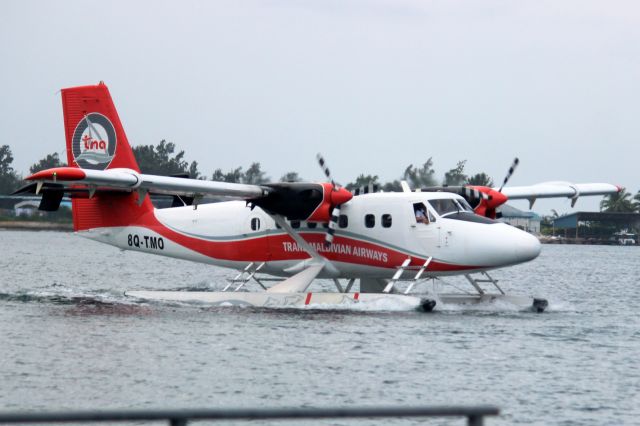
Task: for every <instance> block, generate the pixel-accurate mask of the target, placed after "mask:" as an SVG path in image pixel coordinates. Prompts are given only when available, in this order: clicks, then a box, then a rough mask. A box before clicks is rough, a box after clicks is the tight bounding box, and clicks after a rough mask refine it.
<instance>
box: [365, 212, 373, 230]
mask: <svg viewBox="0 0 640 426" xmlns="http://www.w3.org/2000/svg"><path fill="white" fill-rule="evenodd" d="M364 226H366V227H367V228H373V227H374V226H376V217H375V216H374V215H372V214H368V215H366V216H365V217H364Z"/></svg>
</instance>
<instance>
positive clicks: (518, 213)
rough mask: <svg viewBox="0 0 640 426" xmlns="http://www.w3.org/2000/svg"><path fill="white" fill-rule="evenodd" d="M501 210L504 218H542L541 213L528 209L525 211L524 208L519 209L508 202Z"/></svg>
mask: <svg viewBox="0 0 640 426" xmlns="http://www.w3.org/2000/svg"><path fill="white" fill-rule="evenodd" d="M498 211H499V212H501V213H502V217H503V218H505V219H506V218H520V219H531V220H540V215H538V214H537V213H536V212H532V211H528V212H525V211H523V210H520V209H517V208H515V207H513V206H510V205H508V204H503V205H502V206H500V208H499V209H498Z"/></svg>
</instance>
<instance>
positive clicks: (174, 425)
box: [169, 419, 187, 426]
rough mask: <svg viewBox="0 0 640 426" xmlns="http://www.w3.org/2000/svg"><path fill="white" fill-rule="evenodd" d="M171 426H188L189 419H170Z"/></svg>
mask: <svg viewBox="0 0 640 426" xmlns="http://www.w3.org/2000/svg"><path fill="white" fill-rule="evenodd" d="M169 426H187V419H169Z"/></svg>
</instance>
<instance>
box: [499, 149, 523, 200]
mask: <svg viewBox="0 0 640 426" xmlns="http://www.w3.org/2000/svg"><path fill="white" fill-rule="evenodd" d="M519 163H520V160H518V157H516V158H515V159H514V160H513V164H511V167H509V171H508V172H507V175H506V176H505V177H504V182H502V185H501V186H500V189H498V192H502V188H504V186H505V185H506V184H507V182H509V179H511V176H512V175H513V172H514V171H515V170H516V167H518V164H519Z"/></svg>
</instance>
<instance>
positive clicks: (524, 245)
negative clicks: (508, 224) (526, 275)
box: [513, 228, 541, 263]
mask: <svg viewBox="0 0 640 426" xmlns="http://www.w3.org/2000/svg"><path fill="white" fill-rule="evenodd" d="M513 229H514V230H516V231H518V235H517V236H514V238H515V239H516V242H515V259H516V262H514V263H522V262H528V261H530V260H533V259H535V258H536V257H538V255H539V254H540V248H541V245H540V240H539V239H538V238H537V237H535V236H533V235H531V234H529V233H528V232H524V231H521V230H519V229H517V228H513Z"/></svg>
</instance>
